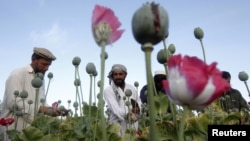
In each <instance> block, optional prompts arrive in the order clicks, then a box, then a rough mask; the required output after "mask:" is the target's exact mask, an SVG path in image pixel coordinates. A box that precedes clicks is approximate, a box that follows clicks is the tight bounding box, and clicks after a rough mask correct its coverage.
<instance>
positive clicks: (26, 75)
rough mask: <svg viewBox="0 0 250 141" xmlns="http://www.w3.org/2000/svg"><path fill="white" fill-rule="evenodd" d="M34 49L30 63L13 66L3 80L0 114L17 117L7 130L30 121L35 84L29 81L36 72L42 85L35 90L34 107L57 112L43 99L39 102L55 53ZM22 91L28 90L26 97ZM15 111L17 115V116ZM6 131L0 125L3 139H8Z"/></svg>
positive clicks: (47, 112) (43, 92)
mask: <svg viewBox="0 0 250 141" xmlns="http://www.w3.org/2000/svg"><path fill="white" fill-rule="evenodd" d="M33 51H34V52H33V54H32V56H31V63H30V64H29V65H27V66H25V67H21V68H17V69H15V70H13V71H12V72H11V73H10V75H9V77H8V78H7V80H6V83H5V93H4V98H3V103H2V112H1V115H0V118H14V119H16V120H15V122H14V123H13V124H11V125H9V126H8V129H9V130H10V129H16V130H17V131H21V130H22V129H23V128H25V127H27V126H29V125H30V124H31V122H32V121H33V119H34V109H35V104H34V102H35V98H36V88H34V87H33V85H32V83H31V81H32V80H33V79H34V78H35V77H36V76H37V75H38V74H39V76H40V77H41V78H42V85H41V87H40V88H39V91H38V99H37V100H38V109H37V110H36V111H38V112H40V113H41V112H43V113H44V114H47V115H52V116H58V115H60V110H59V109H55V108H52V107H49V106H48V105H47V104H46V103H45V105H42V103H41V102H40V100H41V99H42V98H43V99H45V84H44V79H43V76H44V75H45V72H46V71H47V70H48V69H49V66H50V65H51V63H52V61H54V60H55V59H56V57H55V56H54V55H53V54H52V53H51V52H50V51H49V50H47V49H45V48H38V47H35V48H34V50H33ZM24 92H26V95H27V94H28V95H27V97H26V98H24V97H23V96H25V95H22V94H24ZM23 100H24V101H23ZM28 101H33V104H28ZM45 102H46V101H45ZM49 109H50V110H49ZM37 114H38V113H37ZM17 115H18V118H17V117H16V116H17ZM17 119H18V120H17ZM5 131H6V127H3V126H0V136H1V137H2V138H3V137H4V139H3V140H4V141H6V140H8V138H7V135H6V132H5Z"/></svg>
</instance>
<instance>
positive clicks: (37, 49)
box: [34, 47, 56, 61]
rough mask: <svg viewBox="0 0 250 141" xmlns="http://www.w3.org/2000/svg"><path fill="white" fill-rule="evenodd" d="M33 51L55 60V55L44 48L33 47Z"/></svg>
mask: <svg viewBox="0 0 250 141" xmlns="http://www.w3.org/2000/svg"><path fill="white" fill-rule="evenodd" d="M34 53H35V54H37V55H39V56H41V57H43V58H45V59H48V60H53V61H54V60H56V57H55V56H54V55H53V54H52V53H51V52H50V51H49V50H48V49H46V48H39V47H34Z"/></svg>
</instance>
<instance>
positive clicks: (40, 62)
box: [32, 58, 52, 74]
mask: <svg viewBox="0 0 250 141" xmlns="http://www.w3.org/2000/svg"><path fill="white" fill-rule="evenodd" d="M51 62H52V61H50V60H46V59H43V58H40V59H34V60H33V62H32V66H33V69H34V71H35V73H38V72H40V73H42V74H45V72H46V71H47V70H48V69H49V66H50V65H51Z"/></svg>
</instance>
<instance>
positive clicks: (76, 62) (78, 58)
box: [72, 56, 81, 67]
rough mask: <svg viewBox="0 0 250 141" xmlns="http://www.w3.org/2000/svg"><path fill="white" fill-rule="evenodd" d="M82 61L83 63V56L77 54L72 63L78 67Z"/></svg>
mask: <svg viewBox="0 0 250 141" xmlns="http://www.w3.org/2000/svg"><path fill="white" fill-rule="evenodd" d="M80 63H81V58H80V57H78V56H76V57H74V58H73V60H72V64H73V65H74V66H75V67H78V66H79V65H80Z"/></svg>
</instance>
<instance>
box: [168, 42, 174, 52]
mask: <svg viewBox="0 0 250 141" xmlns="http://www.w3.org/2000/svg"><path fill="white" fill-rule="evenodd" d="M168 51H169V52H170V53H171V54H174V53H175V45H174V44H170V45H169V46H168Z"/></svg>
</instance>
